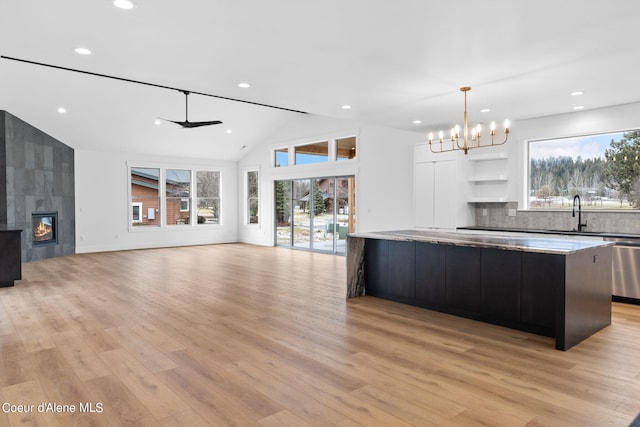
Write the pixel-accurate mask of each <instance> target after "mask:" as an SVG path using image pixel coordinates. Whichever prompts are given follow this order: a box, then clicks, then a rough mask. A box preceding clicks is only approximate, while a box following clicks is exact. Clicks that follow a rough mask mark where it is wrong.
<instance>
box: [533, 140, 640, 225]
mask: <svg viewBox="0 0 640 427" xmlns="http://www.w3.org/2000/svg"><path fill="white" fill-rule="evenodd" d="M634 131H640V128H632V129H624V130H610V131H600V132H589V133H584V134H572V135H565V136H558V137H547V138H536V139H530V140H527V141H526V155H525V159H524V161H525V165H526V168H525V183H526V185H525V187H524V189H523V193H524V194H523V196H524V207H525V210H527V211H530V212H545V211H567V210H571V209H572V207H571V206H572V205H571V203H570V202H568V203H567V205H566V206H564V203H562V205H561V206H554V207H551V206H549V207H532V195H531V191H532V186H533V184H532V179H533V177H532V170H531V166H532V158H531V147H532V145H533V144H535V143H541V142H554V143H555V142H557V143H559V144H560V143H562V140H565V141H567V144H569V143H571V142H574V143H577V141H575V140H580V139H588V138H593V139H596V138H603V139H608V140H609V141H610V140H611V139H612V138H613V137H614V136H615V135H618V134H619V135H624V134H625V133H628V132H634ZM613 139H615V138H613ZM615 140H617V139H615ZM582 143H585V141H582ZM606 148H609V146H607V147H606ZM578 152H582V150H579V149H576V150H575V151H573V152H571V157H572V158H573V163H574V164H575V163H576V160H577V158H582V161H583V163H584V162H585V161H592V160H593V157H592V156H591V157H590V156H582V155H581V154H577V153H578ZM562 157H566V158H568V157H570V156H569V155H567V156H562ZM545 159H546V158H545ZM598 159H600V158H598ZM602 159H603V160H601V161H604V162H606V160H605V159H606V156H605V155H604V151H603V154H602ZM585 188H586V187H585ZM566 191H567V197H569V195H570V194H571V193H569V189H567V190H566ZM589 191H593V189H591V190H589ZM563 192H564V190H563ZM576 193H577V191H576ZM556 197H561V198H562V197H563V195H562V194H560V195H559V196H556ZM571 197H573V196H571ZM581 197H582V200H581V202H582V208H583V210H589V208H590V206H589V203H585V198H584V196H581ZM616 200H619V199H616ZM616 203H617V202H616ZM627 203H628V202H627ZM591 210H593V211H594V212H634V211H635V212H637V211H638V208H632V207H628V208H614V207H611V208H607V207H593V206H591Z"/></svg>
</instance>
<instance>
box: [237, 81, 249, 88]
mask: <svg viewBox="0 0 640 427" xmlns="http://www.w3.org/2000/svg"><path fill="white" fill-rule="evenodd" d="M238 87H241V88H243V89H246V88H248V87H251V85H250V84H249V83H246V82H243V83H238Z"/></svg>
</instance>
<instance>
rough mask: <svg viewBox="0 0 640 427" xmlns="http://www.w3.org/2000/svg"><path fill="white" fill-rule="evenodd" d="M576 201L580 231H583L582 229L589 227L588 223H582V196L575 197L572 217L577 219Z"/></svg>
mask: <svg viewBox="0 0 640 427" xmlns="http://www.w3.org/2000/svg"><path fill="white" fill-rule="evenodd" d="M576 200H577V201H578V231H582V229H583V228H584V227H586V226H587V222H586V221H585V222H584V224H583V223H582V203H581V202H580V196H579V195H578V194H576V195H575V196H573V211H572V212H571V216H572V217H574V218H575V217H576Z"/></svg>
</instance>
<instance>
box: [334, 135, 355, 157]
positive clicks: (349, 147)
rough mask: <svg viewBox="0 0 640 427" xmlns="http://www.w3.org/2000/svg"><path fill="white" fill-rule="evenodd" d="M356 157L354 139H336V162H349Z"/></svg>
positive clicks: (351, 137)
mask: <svg viewBox="0 0 640 427" xmlns="http://www.w3.org/2000/svg"><path fill="white" fill-rule="evenodd" d="M355 157H356V137H355V136H349V137H347V138H338V139H336V160H349V159H355Z"/></svg>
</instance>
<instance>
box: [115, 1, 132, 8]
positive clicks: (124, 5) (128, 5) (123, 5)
mask: <svg viewBox="0 0 640 427" xmlns="http://www.w3.org/2000/svg"><path fill="white" fill-rule="evenodd" d="M113 5H114V6H115V7H118V8H120V9H127V10H129V9H133V3H132V2H130V1H129V0H113Z"/></svg>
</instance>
